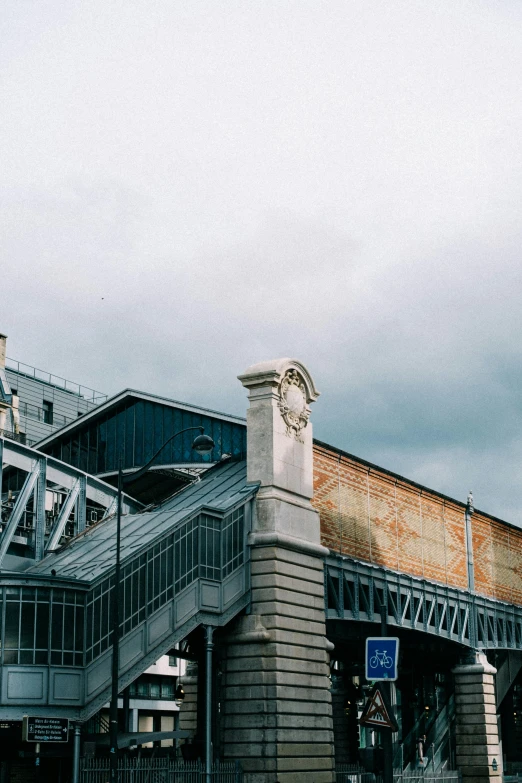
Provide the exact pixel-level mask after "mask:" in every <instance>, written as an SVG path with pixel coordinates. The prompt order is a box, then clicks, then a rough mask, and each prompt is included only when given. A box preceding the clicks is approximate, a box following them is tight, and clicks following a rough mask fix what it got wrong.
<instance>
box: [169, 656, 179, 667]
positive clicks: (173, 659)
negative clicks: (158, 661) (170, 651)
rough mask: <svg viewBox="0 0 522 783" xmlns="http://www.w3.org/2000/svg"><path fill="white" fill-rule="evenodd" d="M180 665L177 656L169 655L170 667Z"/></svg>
mask: <svg viewBox="0 0 522 783" xmlns="http://www.w3.org/2000/svg"><path fill="white" fill-rule="evenodd" d="M177 665H178V659H177V658H176V656H175V655H169V666H177Z"/></svg>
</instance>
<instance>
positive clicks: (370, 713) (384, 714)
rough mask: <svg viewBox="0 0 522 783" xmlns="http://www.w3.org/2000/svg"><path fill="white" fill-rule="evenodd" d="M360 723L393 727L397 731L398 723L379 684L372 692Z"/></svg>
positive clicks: (375, 726) (376, 726)
mask: <svg viewBox="0 0 522 783" xmlns="http://www.w3.org/2000/svg"><path fill="white" fill-rule="evenodd" d="M359 723H362V724H363V725H364V726H373V727H374V728H378V729H391V730H392V731H397V724H396V722H395V719H394V718H393V716H392V714H391V710H390V708H389V706H388V705H387V703H386V700H385V698H384V693H383V692H382V691H381V689H380V688H379V686H378V685H376V686H375V688H374V689H373V691H372V692H371V694H370V696H369V698H368V701H367V702H366V706H365V707H364V710H363V713H362V715H361V717H360V718H359Z"/></svg>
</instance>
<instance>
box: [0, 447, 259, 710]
mask: <svg viewBox="0 0 522 783" xmlns="http://www.w3.org/2000/svg"><path fill="white" fill-rule="evenodd" d="M257 488H258V487H257V484H256V485H252V484H247V481H246V465H245V463H244V462H234V461H232V460H230V461H228V462H227V463H225V464H223V465H219V466H218V467H216V468H215V469H210V470H209V471H207V473H206V474H205V475H204V477H203V478H202V480H200V481H198V482H196V483H195V484H192V485H191V486H189V487H187V488H185V489H183V490H182V491H181V492H179V493H178V494H177V495H176V496H174V497H173V498H171V499H170V500H168V501H166V502H164V503H163V504H162V505H161V506H159V507H158V508H155V509H153V510H151V511H149V512H148V513H139V514H127V515H125V516H124V517H123V518H122V529H121V576H120V597H121V602H120V603H121V611H120V668H119V678H118V691H119V692H120V693H121V691H122V690H123V689H124V688H125V687H126V686H127V685H129V684H130V683H131V682H133V681H134V680H135V679H136V678H137V677H138V676H139V675H140V674H142V673H143V672H144V671H145V670H146V669H147V668H148V667H149V666H150V665H151V664H152V663H154V662H155V661H157V660H158V659H159V658H160V657H161V656H162V655H163V654H165V653H166V652H167V651H168V650H169V649H171V648H172V647H174V646H175V645H176V644H178V643H179V642H181V641H182V640H183V639H184V638H185V637H186V636H187V635H188V634H189V633H190V632H191V631H192V630H194V629H195V628H196V627H197V626H198V625H201V624H204V625H213V626H222V625H225V624H226V623H228V622H229V621H230V620H231V619H232V617H234V616H235V615H236V614H237V613H239V612H240V611H241V610H242V609H244V608H245V606H246V605H247V603H248V601H249V569H248V548H247V543H246V542H247V535H248V532H249V530H250V526H251V513H252V504H253V501H254V497H255V494H256V492H257ZM115 539H116V519H115V518H114V517H112V518H109V519H107V520H106V521H103V522H100V523H99V524H97V525H94V526H93V527H91V528H89V529H88V530H86V531H85V532H83V533H82V534H80V535H78V536H76V538H75V539H73V540H72V542H71V543H70V544H69V545H67V546H65V547H63V548H62V549H61V550H60V551H59V552H58V553H57V554H50V555H47V556H46V557H44V558H43V560H41V561H40V562H38V563H36V564H35V565H34V566H32V567H31V568H29V569H27V570H26V571H24V572H23V574H13V573H12V572H11V573H8V574H6V573H3V574H1V575H0V582H2V581H5V583H6V584H9V593H8V599H7V606H6V611H7V612H8V616H9V617H10V614H9V613H12V612H20V606H22V610H23V611H25V609H24V606H25V602H26V601H27V602H28V603H29V602H33V606H34V610H33V609H32V608H31V610H30V611H33V612H34V614H32V615H31V616H32V617H35V616H36V632H35V638H37V639H38V638H39V636H38V635H39V631H38V623H39V619H38V618H39V617H40V615H39V612H41V613H42V614H41V616H42V617H43V618H44V620H45V622H46V625H45V626H42V629H41V630H42V633H41V635H40V636H41V638H42V639H43V638H46V639H47V643H48V645H49V649H48V650H41V649H35V650H34V652H31V653H30V654H31V655H33V656H34V657H33V658H32V660H31V661H30V662H31V663H32V665H31V666H30V667H27V666H23V665H22V664H23V663H25V662H27V657H28V655H27V650H26V649H25V648H23V644H24V637H22V636H20V639H19V641H18V648H19V649H15V647H16V640H14V641H9V642H7V643H8V644H9V645H11V646H12V648H13V649H12V650H11V649H10V650H9V656H10V658H11V661H7V662H6V661H5V658H4V666H3V676H4V678H5V679H4V682H6V683H7V687H6V688H4V689H3V691H2V693H1V701H0V706H1V707H2V714H3V715H4V716H5V718H6V719H13V720H18V719H20V718H19V717H18V716H20V717H21V716H23V714H24V713H25V712H27V706H26V705H27V704H31V711H32V712H31V714H34V715H39V714H42V715H45V714H49V708H50V707H52V712H53V715H55V716H56V717H59V716H63V717H69V718H70V719H73V720H80V721H82V722H83V721H86V720H88V719H89V718H90V717H91V716H92V715H94V714H95V713H96V712H98V710H99V709H100V708H101V707H102V706H103V705H104V704H105V703H106V702H107V701H109V698H110V691H111V682H112V674H111V659H112V634H111V629H112V620H111V608H110V605H111V601H110V598H111V593H112V590H113V585H114V567H115ZM17 591H18V592H17ZM3 592H4V594H5V592H6V591H3ZM13 594H16V596H18V597H17V598H16V602H15V601H14V600H13ZM4 600H6V599H5V597H4ZM42 606H45V611H44V610H43V609H41V607H42ZM23 616H24V615H23V614H22V617H23ZM15 619H16V618H15ZM49 625H50V629H51V633H48V627H49ZM15 636H16V635H15ZM40 647H41V642H40ZM69 650H70V651H69ZM5 654H6V653H5V651H4V656H5ZM17 656H18V657H17Z"/></svg>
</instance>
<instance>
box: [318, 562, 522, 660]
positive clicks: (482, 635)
mask: <svg viewBox="0 0 522 783" xmlns="http://www.w3.org/2000/svg"><path fill="white" fill-rule="evenodd" d="M381 606H384V607H385V610H386V619H387V623H388V625H389V626H395V627H398V628H408V629H410V630H417V631H424V632H425V633H430V634H434V635H435V636H438V637H443V638H445V639H449V640H451V641H454V642H458V643H459V644H462V645H465V646H466V647H471V648H474V649H478V648H482V649H486V650H487V649H506V650H521V649H522V606H515V605H514V604H508V603H503V602H502V601H496V600H494V599H492V598H487V597H486V596H482V595H479V594H478V593H475V592H472V591H469V590H459V589H457V588H454V587H448V586H446V585H442V584H438V583H436V582H431V581H428V580H426V579H421V578H418V577H415V576H409V575H407V574H403V573H400V572H398V571H392V570H390V569H388V568H383V567H379V566H375V565H370V564H368V563H362V562H360V561H358V560H352V559H351V558H347V557H343V556H340V555H331V556H329V557H327V558H326V563H325V611H326V618H327V619H332V620H338V619H341V620H355V621H357V620H358V621H365V622H372V623H378V622H380V620H381Z"/></svg>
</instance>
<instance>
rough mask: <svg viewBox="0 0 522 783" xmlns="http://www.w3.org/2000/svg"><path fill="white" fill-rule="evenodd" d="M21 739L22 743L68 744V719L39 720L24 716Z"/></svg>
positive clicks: (38, 718) (39, 718)
mask: <svg viewBox="0 0 522 783" xmlns="http://www.w3.org/2000/svg"><path fill="white" fill-rule="evenodd" d="M22 739H23V740H24V742H36V743H37V751H38V750H39V748H38V745H39V744H40V743H41V742H68V741H69V719H68V718H41V717H30V716H28V715H24V719H23V723H22Z"/></svg>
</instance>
